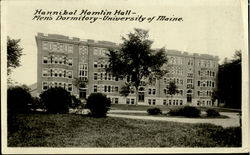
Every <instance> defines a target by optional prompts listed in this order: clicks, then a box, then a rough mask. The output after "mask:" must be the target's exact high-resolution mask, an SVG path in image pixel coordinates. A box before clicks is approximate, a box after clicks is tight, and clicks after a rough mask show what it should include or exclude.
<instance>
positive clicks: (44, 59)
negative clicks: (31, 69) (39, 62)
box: [43, 56, 48, 64]
mask: <svg viewBox="0 0 250 155" xmlns="http://www.w3.org/2000/svg"><path fill="white" fill-rule="evenodd" d="M43 63H44V64H46V63H48V57H47V56H44V57H43Z"/></svg>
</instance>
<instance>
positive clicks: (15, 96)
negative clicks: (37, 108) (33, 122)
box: [7, 85, 32, 114]
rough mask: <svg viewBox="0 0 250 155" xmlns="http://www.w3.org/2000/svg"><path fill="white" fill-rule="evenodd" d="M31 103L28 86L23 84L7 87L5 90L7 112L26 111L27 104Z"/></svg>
mask: <svg viewBox="0 0 250 155" xmlns="http://www.w3.org/2000/svg"><path fill="white" fill-rule="evenodd" d="M31 103H32V97H31V95H30V93H29V88H28V87H27V86H25V85H23V86H14V87H10V88H8V91H7V109H8V113H11V114H12V113H27V112H29V110H30V108H29V104H31Z"/></svg>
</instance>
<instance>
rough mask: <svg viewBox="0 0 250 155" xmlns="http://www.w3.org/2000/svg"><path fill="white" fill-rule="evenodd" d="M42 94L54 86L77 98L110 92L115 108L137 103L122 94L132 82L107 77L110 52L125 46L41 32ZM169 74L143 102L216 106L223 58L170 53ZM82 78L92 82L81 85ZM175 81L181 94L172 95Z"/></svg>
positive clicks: (145, 90) (143, 93) (144, 89)
mask: <svg viewBox="0 0 250 155" xmlns="http://www.w3.org/2000/svg"><path fill="white" fill-rule="evenodd" d="M36 43H37V49H38V65H37V71H38V72H37V94H40V93H41V92H42V91H44V90H46V89H48V88H49V87H56V86H57V87H64V88H65V89H66V90H68V91H69V92H71V94H73V95H75V96H77V97H79V98H86V97H87V96H88V95H89V94H91V93H93V92H101V93H105V94H106V95H107V96H108V97H110V98H111V99H112V103H115V104H134V103H135V93H134V92H133V91H131V93H130V94H129V96H128V97H122V96H120V95H119V91H120V89H121V87H122V85H123V84H124V83H125V82H126V81H127V80H129V79H128V78H125V79H118V78H116V77H113V76H112V75H111V74H109V73H106V67H107V66H108V57H107V56H106V53H107V52H108V50H109V49H111V48H112V49H118V48H119V45H117V44H115V43H112V42H107V41H94V40H80V39H79V38H69V37H67V36H63V35H55V34H49V35H45V34H42V33H38V35H37V36H36ZM167 56H168V64H165V65H166V67H167V68H168V70H169V72H168V73H167V74H166V75H165V76H164V77H162V78H161V79H160V80H158V79H153V80H152V82H151V83H150V84H148V85H146V86H141V87H140V88H139V102H138V104H145V105H155V104H157V105H186V104H189V105H194V106H212V105H214V103H213V102H212V100H211V96H212V93H213V91H214V90H216V85H217V82H216V79H217V78H216V77H217V72H218V57H217V56H211V55H206V54H201V55H199V54H188V53H186V52H180V51H175V50H167ZM76 79H81V80H85V81H87V85H84V86H77V85H76V84H75V82H74V81H75V80H76ZM170 81H174V82H175V83H176V85H177V86H178V89H179V93H178V94H176V95H173V96H169V95H168V94H167V88H166V87H167V85H168V84H169V82H170Z"/></svg>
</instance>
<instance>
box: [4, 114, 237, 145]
mask: <svg viewBox="0 0 250 155" xmlns="http://www.w3.org/2000/svg"><path fill="white" fill-rule="evenodd" d="M8 119H9V120H10V121H9V125H8V146H9V147H240V146H241V128H240V127H231V128H223V127H220V126H215V125H211V124H188V123H175V122H164V123H163V122H158V121H149V120H143V121H142V120H133V119H124V118H112V117H107V118H92V117H88V116H83V115H76V114H18V115H16V116H12V117H8Z"/></svg>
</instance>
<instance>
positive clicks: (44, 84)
mask: <svg viewBox="0 0 250 155" xmlns="http://www.w3.org/2000/svg"><path fill="white" fill-rule="evenodd" d="M42 85H43V90H47V89H48V82H46V81H43V84H42Z"/></svg>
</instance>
